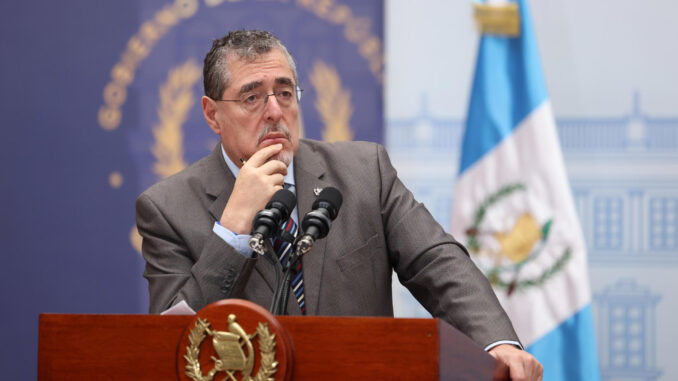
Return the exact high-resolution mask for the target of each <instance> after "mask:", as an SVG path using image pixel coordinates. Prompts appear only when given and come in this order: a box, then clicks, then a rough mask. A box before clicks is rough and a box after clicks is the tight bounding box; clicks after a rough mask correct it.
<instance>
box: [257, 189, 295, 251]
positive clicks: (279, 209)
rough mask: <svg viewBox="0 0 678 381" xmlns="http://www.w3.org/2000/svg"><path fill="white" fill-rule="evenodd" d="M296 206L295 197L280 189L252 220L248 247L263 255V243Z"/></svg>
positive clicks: (289, 192)
mask: <svg viewBox="0 0 678 381" xmlns="http://www.w3.org/2000/svg"><path fill="white" fill-rule="evenodd" d="M296 204H297V197H296V196H295V195H294V193H292V192H291V191H290V190H288V189H281V190H279V191H277V192H275V194H274V195H273V197H271V200H270V201H269V202H268V204H266V208H265V209H263V210H260V211H259V212H258V213H257V214H256V215H255V216H254V220H252V237H251V238H250V240H249V241H248V244H249V246H250V247H251V248H252V250H254V251H255V252H256V253H258V254H260V255H264V252H265V248H264V241H265V240H266V239H268V238H270V237H271V236H272V235H273V234H274V233H275V232H276V231H278V229H279V228H280V225H282V224H283V223H284V222H285V221H287V220H288V219H289V218H290V213H291V212H292V210H294V206H295V205H296Z"/></svg>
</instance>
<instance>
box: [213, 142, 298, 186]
mask: <svg viewBox="0 0 678 381" xmlns="http://www.w3.org/2000/svg"><path fill="white" fill-rule="evenodd" d="M219 146H220V147H221V155H222V156H223V157H224V160H225V161H226V165H227V166H228V169H230V170H231V173H233V177H235V178H236V179H237V178H238V174H239V173H240V168H239V167H238V166H237V165H235V163H234V162H233V161H232V160H231V158H230V157H228V155H227V154H226V150H224V145H223V144H219ZM284 181H285V183H286V184H292V185H294V186H295V187H296V184H295V183H294V158H292V161H291V162H290V165H289V166H288V167H287V175H285V179H284Z"/></svg>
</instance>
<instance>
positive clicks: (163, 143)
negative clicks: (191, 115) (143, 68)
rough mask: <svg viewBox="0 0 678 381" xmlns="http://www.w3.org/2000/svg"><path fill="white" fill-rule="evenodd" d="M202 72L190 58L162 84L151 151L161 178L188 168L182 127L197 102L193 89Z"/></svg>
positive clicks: (157, 173)
mask: <svg viewBox="0 0 678 381" xmlns="http://www.w3.org/2000/svg"><path fill="white" fill-rule="evenodd" d="M201 75H202V70H201V68H200V66H199V65H198V64H197V63H196V62H195V61H194V60H192V59H189V60H188V61H186V62H184V63H183V64H181V65H179V66H177V67H176V68H174V69H172V70H170V72H169V75H168V76H167V81H165V82H164V83H163V84H162V85H161V86H160V106H159V107H158V122H157V123H156V124H155V125H154V126H153V137H154V138H155V142H154V144H153V146H152V147H151V152H152V153H153V156H154V157H155V159H156V162H155V163H154V164H153V173H155V174H156V175H157V176H158V177H159V178H161V179H164V178H166V177H168V176H170V175H173V174H175V173H177V172H179V171H181V170H182V169H184V168H185V167H186V162H185V161H184V147H183V139H184V135H183V132H182V130H181V126H182V125H183V124H184V122H185V121H186V118H187V116H188V112H189V110H190V109H191V107H192V106H193V104H194V103H195V96H194V95H193V91H192V89H193V86H194V85H195V83H196V81H198V80H199V79H200V78H201Z"/></svg>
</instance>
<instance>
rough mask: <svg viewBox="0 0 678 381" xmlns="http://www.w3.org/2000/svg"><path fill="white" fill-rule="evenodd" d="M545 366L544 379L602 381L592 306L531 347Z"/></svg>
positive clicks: (554, 380)
mask: <svg viewBox="0 0 678 381" xmlns="http://www.w3.org/2000/svg"><path fill="white" fill-rule="evenodd" d="M527 351H528V352H530V353H531V354H532V355H533V356H534V357H536V358H537V359H538V360H539V361H540V362H541V363H542V364H543V365H544V380H549V381H561V380H562V381H572V380H590V381H597V380H600V370H599V369H600V368H599V364H598V354H597V352H596V336H595V334H594V331H593V313H592V311H591V305H590V304H589V305H587V306H586V307H584V308H582V309H581V310H580V311H579V312H578V313H576V314H574V315H573V316H572V317H570V318H569V319H567V320H566V321H565V322H564V323H562V324H561V325H560V326H558V328H556V329H554V330H553V331H551V332H549V333H548V334H546V335H545V336H544V337H542V338H541V339H539V340H538V341H537V342H535V343H534V344H532V345H531V346H529V347H528V348H527Z"/></svg>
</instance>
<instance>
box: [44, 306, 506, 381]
mask: <svg viewBox="0 0 678 381" xmlns="http://www.w3.org/2000/svg"><path fill="white" fill-rule="evenodd" d="M229 316H231V317H229ZM198 320H200V321H201V323H198ZM243 333H244V334H245V335H244V336H243V335H242V334H243ZM238 335H240V336H238ZM245 337H247V338H248V339H245ZM266 340H269V341H268V344H267V341H266ZM271 340H273V341H271ZM271 345H273V346H274V347H275V355H274V356H275V359H274V360H275V362H272V361H270V359H269V361H268V362H267V360H266V359H265V358H264V357H265V356H266V353H268V352H270V351H271ZM189 347H191V348H192V350H193V352H191V351H190V350H189ZM248 348H249V350H248ZM262 348H263V349H262ZM197 351H200V353H199V354H198V353H197ZM267 351H268V352H267ZM236 352H237V353H238V354H239V356H240V357H238V356H236V357H229V356H231V355H232V354H233V353H236ZM253 353H254V355H253V356H251V355H252V354H253ZM243 354H246V355H247V356H244V357H243V356H242V355H243ZM257 354H259V355H260V356H257ZM268 356H269V357H270V353H269V354H268ZM254 357H257V358H256V359H254ZM219 359H221V360H223V361H221V362H220V363H219ZM236 360H237V361H236ZM245 360H246V361H245ZM248 361H249V362H248ZM187 364H194V365H197V367H194V368H190V369H193V372H194V373H193V374H194V375H196V374H197V375H198V377H203V379H205V380H207V379H211V378H210V377H213V378H212V379H214V380H219V381H221V380H224V379H226V380H232V379H237V380H240V379H247V377H243V375H247V374H251V376H252V379H254V380H257V379H266V378H267V377H265V376H266V375H267V374H269V375H270V379H275V380H351V379H373V380H382V379H383V380H387V379H388V380H492V379H495V380H506V379H508V378H507V375H505V374H499V373H501V371H500V370H499V368H498V367H497V363H496V361H495V360H494V359H493V358H492V357H491V356H490V355H488V354H487V353H485V352H484V351H483V350H482V349H481V348H479V347H478V346H477V345H476V344H474V343H473V342H471V340H470V339H468V338H467V337H466V336H464V335H463V334H461V333H459V332H458V331H457V330H455V329H454V328H452V327H451V326H449V325H448V324H447V323H445V322H443V321H441V320H439V319H393V318H340V317H310V316H309V317H292V316H277V317H273V316H272V315H270V314H269V313H268V311H266V310H264V309H263V308H262V307H260V306H257V305H254V304H252V303H250V302H247V301H242V300H224V301H220V302H216V303H213V304H211V305H209V306H207V307H205V308H204V309H202V310H201V311H200V312H198V315H194V316H188V315H184V316H160V315H69V314H42V315H40V332H39V348H38V379H39V380H79V379H93V378H97V379H107V380H191V379H196V378H193V377H189V376H187V373H186V369H187ZM217 364H219V365H217ZM229 364H230V365H229ZM267 364H268V365H267ZM218 366H221V367H222V368H229V369H231V370H230V373H227V372H229V371H226V370H223V371H217V370H218ZM247 366H249V368H248V369H250V370H251V371H252V372H251V373H247V372H245V371H243V370H238V371H234V370H233V369H243V367H247ZM267 366H268V368H266V367H267ZM272 367H274V369H273V368H272ZM196 368H197V370H196ZM210 369H213V372H212V373H213V374H211V375H210V374H208V371H209V370H210ZM215 371H217V372H215ZM267 371H268V373H266V372H267ZM271 371H272V372H273V373H271ZM257 372H258V373H257ZM198 379H199V378H198Z"/></svg>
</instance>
